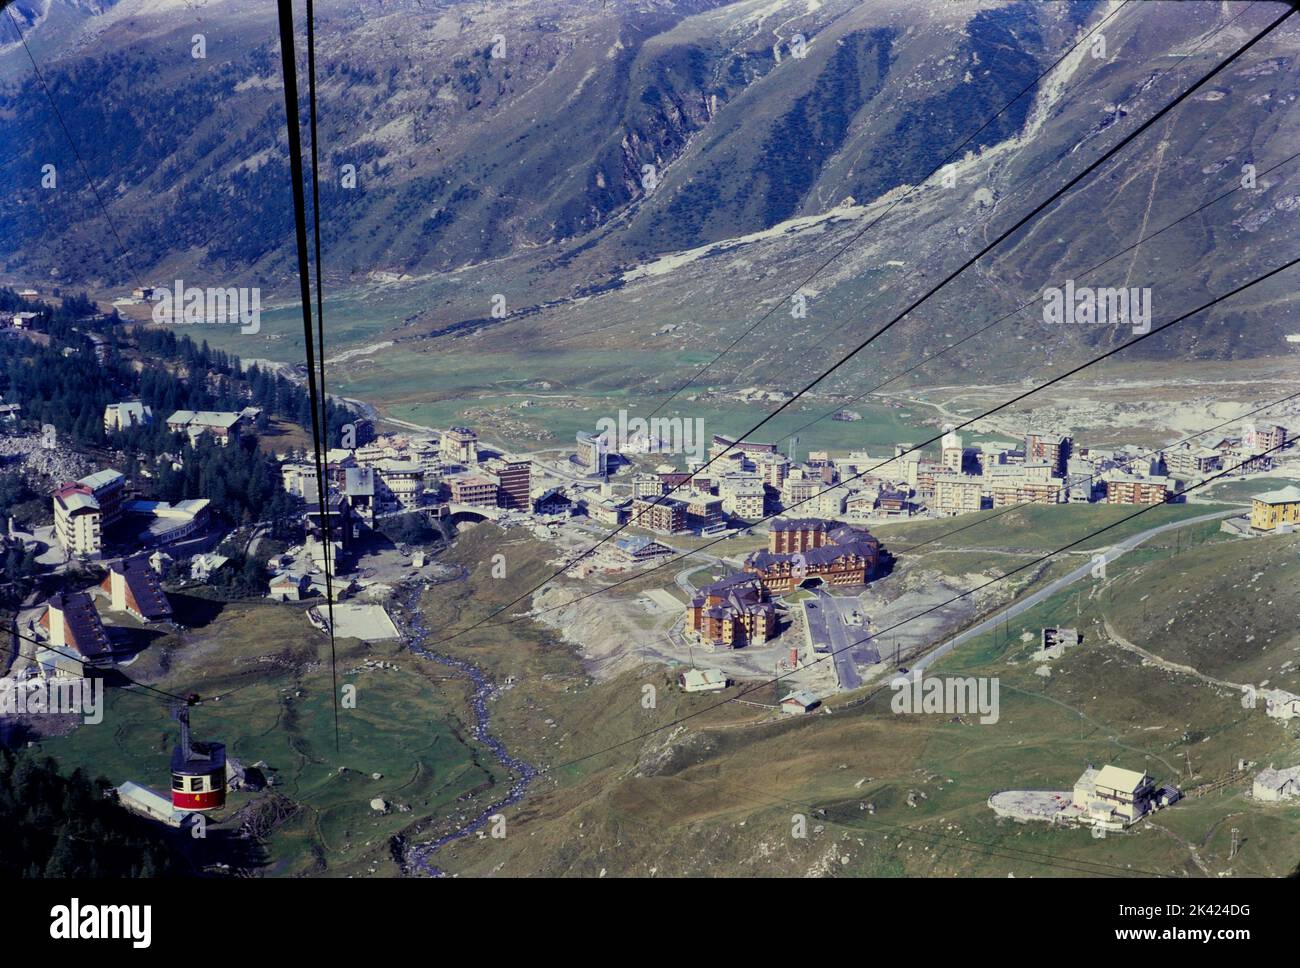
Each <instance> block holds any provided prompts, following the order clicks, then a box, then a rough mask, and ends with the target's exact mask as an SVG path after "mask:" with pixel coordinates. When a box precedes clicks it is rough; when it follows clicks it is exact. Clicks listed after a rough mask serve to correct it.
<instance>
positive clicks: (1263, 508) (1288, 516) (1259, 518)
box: [1250, 485, 1300, 531]
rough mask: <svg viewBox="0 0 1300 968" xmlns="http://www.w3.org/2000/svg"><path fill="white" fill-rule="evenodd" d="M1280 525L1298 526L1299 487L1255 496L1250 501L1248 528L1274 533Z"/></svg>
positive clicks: (1299, 516)
mask: <svg viewBox="0 0 1300 968" xmlns="http://www.w3.org/2000/svg"><path fill="white" fill-rule="evenodd" d="M1281 525H1291V526H1293V527H1294V526H1296V525H1300V487H1296V486H1295V485H1291V486H1290V487H1284V488H1282V489H1281V490H1280V491H1269V492H1267V493H1265V494H1256V495H1255V496H1254V497H1253V498H1251V499H1250V526H1251V527H1252V528H1254V529H1255V530H1256V531H1274V530H1276V529H1277V528H1278V527H1279V526H1281Z"/></svg>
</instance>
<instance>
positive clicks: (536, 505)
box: [533, 487, 573, 517]
mask: <svg viewBox="0 0 1300 968" xmlns="http://www.w3.org/2000/svg"><path fill="white" fill-rule="evenodd" d="M533 513H534V514H539V515H541V516H542V517H554V516H561V515H562V516H565V517H567V516H569V515H570V514H572V513H573V501H572V500H571V499H570V498H569V496H568V495H567V494H565V493H564V492H563V491H561V490H560V489H559V488H558V487H552V488H550V489H549V490H547V491H546V492H545V493H543V494H542V495H541V496H540V497H536V498H534V499H533Z"/></svg>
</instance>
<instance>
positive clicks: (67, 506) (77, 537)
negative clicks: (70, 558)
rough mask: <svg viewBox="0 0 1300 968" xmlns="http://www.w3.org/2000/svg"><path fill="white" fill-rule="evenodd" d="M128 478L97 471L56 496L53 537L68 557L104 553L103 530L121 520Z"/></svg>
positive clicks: (110, 472) (59, 490) (59, 491)
mask: <svg viewBox="0 0 1300 968" xmlns="http://www.w3.org/2000/svg"><path fill="white" fill-rule="evenodd" d="M125 496H126V478H125V477H123V476H122V475H121V474H120V473H118V472H117V471H114V470H103V471H96V472H95V473H94V474H88V475H87V476H85V477H83V478H81V479H80V480H79V481H69V482H66V483H64V484H61V485H60V486H59V488H58V489H57V490H56V491H55V492H54V494H53V495H52V498H51V503H52V504H53V507H54V537H55V540H56V541H57V542H58V543H59V546H60V547H61V548H63V550H64V552H65V553H66V554H70V555H78V556H81V557H94V556H96V555H98V554H100V552H101V551H102V550H103V537H104V530H105V529H106V528H108V527H110V526H111V525H113V524H116V523H117V522H118V521H119V520H121V518H122V505H123V500H124V498H125Z"/></svg>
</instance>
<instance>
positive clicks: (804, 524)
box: [767, 518, 836, 555]
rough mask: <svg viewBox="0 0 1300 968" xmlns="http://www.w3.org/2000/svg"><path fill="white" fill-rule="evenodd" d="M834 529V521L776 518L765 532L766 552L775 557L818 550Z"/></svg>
mask: <svg viewBox="0 0 1300 968" xmlns="http://www.w3.org/2000/svg"><path fill="white" fill-rule="evenodd" d="M835 527H836V524H835V522H834V521H823V520H822V519H821V518H777V519H776V520H775V521H773V522H772V525H771V528H770V529H769V530H768V532H767V550H768V551H770V552H772V553H773V554H777V555H792V554H794V553H795V552H796V551H807V550H808V549H809V548H820V547H821V546H822V545H824V544H826V542H827V541H828V540H829V538H828V537H827V536H828V535H829V534H830V533H831V531H832V530H834V528H835Z"/></svg>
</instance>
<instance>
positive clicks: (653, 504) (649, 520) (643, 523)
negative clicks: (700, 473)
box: [629, 497, 687, 534]
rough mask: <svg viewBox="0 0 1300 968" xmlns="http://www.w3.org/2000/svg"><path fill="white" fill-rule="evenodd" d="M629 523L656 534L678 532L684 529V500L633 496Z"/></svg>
mask: <svg viewBox="0 0 1300 968" xmlns="http://www.w3.org/2000/svg"><path fill="white" fill-rule="evenodd" d="M629 523H630V524H632V525H633V526H635V527H638V528H645V529H646V530H647V531H654V532H657V533H658V534H678V533H679V532H682V531H685V530H686V528H687V526H686V502H685V501H679V500H677V499H676V498H671V497H660V498H658V499H654V498H634V499H633V501H632V514H631V517H630V518H629Z"/></svg>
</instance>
